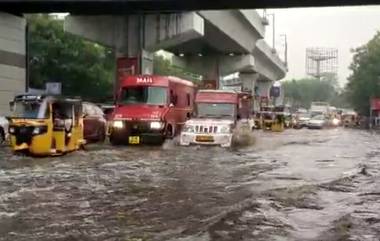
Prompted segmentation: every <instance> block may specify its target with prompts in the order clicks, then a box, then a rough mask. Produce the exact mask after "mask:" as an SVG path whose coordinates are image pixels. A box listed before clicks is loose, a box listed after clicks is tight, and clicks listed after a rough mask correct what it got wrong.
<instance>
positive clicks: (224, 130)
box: [219, 126, 231, 134]
mask: <svg viewBox="0 0 380 241" xmlns="http://www.w3.org/2000/svg"><path fill="white" fill-rule="evenodd" d="M219 132H220V133H223V134H227V133H230V132H231V126H222V127H220V129H219Z"/></svg>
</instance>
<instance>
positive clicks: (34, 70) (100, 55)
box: [27, 14, 115, 101]
mask: <svg viewBox="0 0 380 241" xmlns="http://www.w3.org/2000/svg"><path fill="white" fill-rule="evenodd" d="M27 21H28V24H29V54H30V55H29V67H30V86H31V87H34V88H44V86H45V83H46V82H61V83H62V92H63V94H64V95H79V96H82V98H83V99H88V100H92V101H104V100H106V99H107V98H109V97H111V98H112V84H113V83H112V81H113V79H114V75H115V61H114V56H113V52H112V51H111V50H110V49H108V48H105V47H103V46H100V45H98V44H95V43H91V42H88V41H85V40H83V39H82V38H80V37H77V36H74V35H72V34H69V33H67V32H65V31H64V29H63V20H59V19H56V18H54V17H53V16H51V15H42V14H38V15H28V16H27Z"/></svg>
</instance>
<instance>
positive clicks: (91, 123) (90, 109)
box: [83, 102, 107, 142]
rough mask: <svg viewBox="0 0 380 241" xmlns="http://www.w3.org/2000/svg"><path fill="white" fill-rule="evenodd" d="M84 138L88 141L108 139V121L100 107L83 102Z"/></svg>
mask: <svg viewBox="0 0 380 241" xmlns="http://www.w3.org/2000/svg"><path fill="white" fill-rule="evenodd" d="M83 125H84V131H83V132H84V139H86V141H87V142H103V141H104V140H105V139H106V133H107V121H106V119H105V115H104V113H103V111H102V109H101V108H100V107H98V106H97V105H96V104H93V103H90V102H83Z"/></svg>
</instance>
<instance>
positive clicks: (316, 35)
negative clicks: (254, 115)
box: [258, 6, 380, 85]
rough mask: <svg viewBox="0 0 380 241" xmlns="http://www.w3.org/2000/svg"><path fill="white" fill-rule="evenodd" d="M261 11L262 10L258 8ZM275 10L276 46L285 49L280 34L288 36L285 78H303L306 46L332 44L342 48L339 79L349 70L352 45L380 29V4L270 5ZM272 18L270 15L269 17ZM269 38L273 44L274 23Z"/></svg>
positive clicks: (268, 11)
mask: <svg viewBox="0 0 380 241" xmlns="http://www.w3.org/2000/svg"><path fill="white" fill-rule="evenodd" d="M258 11H259V13H260V14H261V13H262V10H258ZM273 12H274V13H275V22H276V23H275V26H276V48H278V49H279V52H280V54H282V51H281V49H283V47H282V46H283V41H282V39H281V38H280V37H279V35H280V34H286V35H287V38H288V62H289V73H288V74H287V77H286V79H290V78H302V77H304V76H306V73H305V54H306V53H305V50H306V48H307V47H332V48H338V51H339V69H338V77H339V82H340V84H341V85H343V84H344V83H345V82H346V78H347V77H348V75H349V74H350V71H349V70H348V66H349V65H350V63H351V59H352V54H351V53H350V49H351V48H356V47H358V46H360V45H363V44H365V43H367V42H368V41H369V40H370V39H371V38H372V37H373V36H374V35H375V33H376V31H378V30H380V6H363V7H334V8H332V7H330V8H292V9H269V10H267V13H273ZM269 20H270V21H271V18H269ZM266 40H267V42H268V44H270V45H271V44H272V26H271V25H269V26H267V29H266Z"/></svg>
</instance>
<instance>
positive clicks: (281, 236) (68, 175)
mask: <svg viewBox="0 0 380 241" xmlns="http://www.w3.org/2000/svg"><path fill="white" fill-rule="evenodd" d="M255 139H256V141H255V144H254V145H252V146H249V147H244V148H236V149H233V150H224V149H221V148H217V147H213V148H203V147H202V148H199V147H189V148H186V147H178V146H175V145H174V144H173V142H168V143H165V144H164V145H163V146H162V147H157V146H156V147H112V146H109V145H107V144H104V145H92V146H89V147H88V150H87V151H80V152H76V153H71V154H68V155H66V156H63V157H58V158H30V157H21V156H13V155H12V154H11V153H10V152H9V149H8V148H6V147H0V159H1V161H0V240H28V241H29V240H36V241H37V240H38V241H45V240H46V241H47V240H49V241H52V240H67V241H69V240H70V241H73V240H78V241H79V240H81V241H86V240H102V241H103V240H109V241H111V240H112V241H113V240H121V241H132V240H133V241H137V240H140V241H148V240H170V241H174V240H178V241H190V240H191V241H193V240H194V241H198V240H202V241H203V240H205V241H208V240H222V241H224V240H231V241H235V240H379V237H380V178H379V176H380V160H379V159H380V158H379V154H380V148H379V145H380V134H376V133H370V132H366V131H361V130H349V129H329V130H321V131H318V130H314V131H313V130H304V129H303V130H287V131H286V132H284V133H263V132H255Z"/></svg>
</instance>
